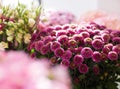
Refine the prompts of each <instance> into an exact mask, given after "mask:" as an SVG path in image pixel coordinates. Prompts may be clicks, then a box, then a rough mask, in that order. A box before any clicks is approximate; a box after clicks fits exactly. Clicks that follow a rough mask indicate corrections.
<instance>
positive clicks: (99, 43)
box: [92, 39, 104, 50]
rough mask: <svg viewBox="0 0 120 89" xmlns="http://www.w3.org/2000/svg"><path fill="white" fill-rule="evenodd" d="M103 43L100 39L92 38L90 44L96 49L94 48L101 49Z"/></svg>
mask: <svg viewBox="0 0 120 89" xmlns="http://www.w3.org/2000/svg"><path fill="white" fill-rule="evenodd" d="M103 45H104V43H103V41H102V40H100V39H94V40H93V41H92V46H93V48H94V49H96V50H100V49H102V48H103Z"/></svg>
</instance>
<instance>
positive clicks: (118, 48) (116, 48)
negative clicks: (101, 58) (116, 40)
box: [112, 44, 120, 55]
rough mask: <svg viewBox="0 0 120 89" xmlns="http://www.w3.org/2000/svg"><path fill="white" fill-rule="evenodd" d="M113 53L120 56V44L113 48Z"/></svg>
mask: <svg viewBox="0 0 120 89" xmlns="http://www.w3.org/2000/svg"><path fill="white" fill-rule="evenodd" d="M112 51H115V52H117V53H118V54H119V55H120V44H118V45H115V46H113V48H112Z"/></svg>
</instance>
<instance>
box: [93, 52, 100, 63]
mask: <svg viewBox="0 0 120 89" xmlns="http://www.w3.org/2000/svg"><path fill="white" fill-rule="evenodd" d="M92 60H93V61H94V62H100V61H101V60H102V55H101V53H100V52H98V51H94V52H93V56H92Z"/></svg>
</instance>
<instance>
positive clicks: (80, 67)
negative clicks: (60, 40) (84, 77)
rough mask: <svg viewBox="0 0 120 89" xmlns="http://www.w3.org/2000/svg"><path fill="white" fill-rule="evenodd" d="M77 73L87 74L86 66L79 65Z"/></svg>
mask: <svg viewBox="0 0 120 89" xmlns="http://www.w3.org/2000/svg"><path fill="white" fill-rule="evenodd" d="M79 72H80V73H83V74H85V73H87V72H88V66H87V65H86V64H81V65H80V66H79Z"/></svg>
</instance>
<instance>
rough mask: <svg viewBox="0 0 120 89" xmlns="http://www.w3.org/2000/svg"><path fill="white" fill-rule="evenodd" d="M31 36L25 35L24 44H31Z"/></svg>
mask: <svg viewBox="0 0 120 89" xmlns="http://www.w3.org/2000/svg"><path fill="white" fill-rule="evenodd" d="M30 39H31V35H30V34H25V35H24V42H25V44H28V43H30Z"/></svg>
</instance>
